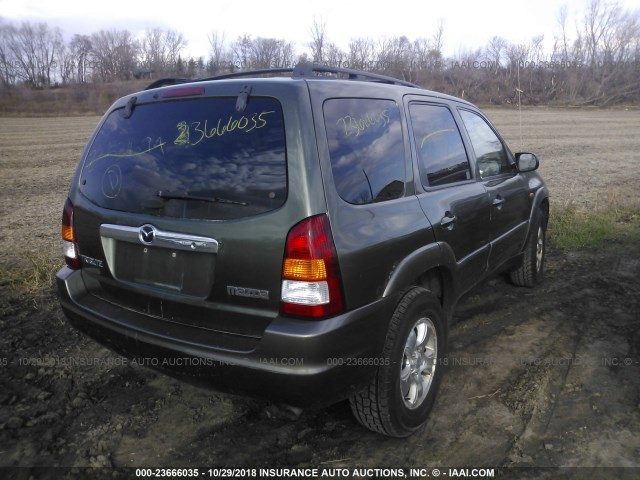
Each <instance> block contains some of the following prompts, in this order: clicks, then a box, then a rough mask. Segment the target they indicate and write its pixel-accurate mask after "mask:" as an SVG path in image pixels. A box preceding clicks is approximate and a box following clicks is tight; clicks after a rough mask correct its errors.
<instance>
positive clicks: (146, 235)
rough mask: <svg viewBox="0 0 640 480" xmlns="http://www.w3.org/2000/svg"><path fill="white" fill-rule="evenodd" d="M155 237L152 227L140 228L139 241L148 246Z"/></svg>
mask: <svg viewBox="0 0 640 480" xmlns="http://www.w3.org/2000/svg"><path fill="white" fill-rule="evenodd" d="M155 237H156V229H155V227H154V226H152V225H143V226H141V227H140V241H141V242H142V243H144V244H147V245H149V244H150V243H153V239H154V238H155Z"/></svg>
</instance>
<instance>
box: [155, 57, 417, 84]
mask: <svg viewBox="0 0 640 480" xmlns="http://www.w3.org/2000/svg"><path fill="white" fill-rule="evenodd" d="M274 73H291V78H313V77H318V76H320V75H316V73H320V74H327V73H328V74H334V75H341V74H342V75H347V79H348V80H360V81H368V82H379V83H387V84H390V85H402V86H405V87H413V88H422V87H420V86H419V85H416V84H415V83H411V82H406V81H404V80H399V79H397V78H393V77H388V76H385V75H379V74H377V73H370V72H362V71H360V70H351V69H349V68H341V67H329V66H326V65H315V64H311V63H299V64H298V65H296V66H295V67H294V68H266V69H262V70H244V71H241V72H234V73H226V74H224V75H216V76H213V77H205V78H197V79H186V78H163V79H160V80H156V81H155V82H153V83H152V84H150V85H149V86H148V87H147V88H145V90H151V89H152V88H159V87H164V86H166V85H178V84H181V83H192V82H203V81H211V80H225V79H229V78H242V77H251V76H254V75H268V74H274ZM325 78H329V77H326V76H325Z"/></svg>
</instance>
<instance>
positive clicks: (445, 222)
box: [409, 101, 491, 290]
mask: <svg viewBox="0 0 640 480" xmlns="http://www.w3.org/2000/svg"><path fill="white" fill-rule="evenodd" d="M409 115H410V120H411V130H412V137H413V138H412V140H413V142H414V147H415V152H416V158H417V160H418V174H419V179H420V182H419V183H420V186H421V187H422V188H421V190H422V191H421V192H419V193H418V199H419V201H420V205H421V207H422V209H423V210H424V212H425V214H426V215H427V218H428V219H429V221H430V222H431V224H432V226H433V231H434V234H435V237H436V240H438V241H439V242H443V243H445V244H447V245H448V246H449V247H450V248H451V250H453V253H454V255H455V259H456V262H457V264H458V273H459V280H460V285H461V290H466V289H468V288H469V287H471V286H472V285H473V284H474V283H475V282H477V280H478V279H479V278H480V277H481V276H482V275H483V274H484V272H485V271H486V266H487V259H488V252H489V247H488V243H489V228H488V227H489V221H490V210H491V205H490V201H489V197H488V195H487V191H486V189H485V187H484V186H483V185H482V184H481V183H479V182H477V181H476V180H474V178H473V174H472V170H471V166H470V163H469V160H468V156H467V151H466V149H465V146H464V142H463V140H462V136H461V134H460V131H459V129H458V126H457V124H456V122H455V120H454V117H453V114H452V112H451V110H450V109H449V108H448V107H447V106H446V105H440V104H433V103H426V102H418V101H413V102H410V103H409Z"/></svg>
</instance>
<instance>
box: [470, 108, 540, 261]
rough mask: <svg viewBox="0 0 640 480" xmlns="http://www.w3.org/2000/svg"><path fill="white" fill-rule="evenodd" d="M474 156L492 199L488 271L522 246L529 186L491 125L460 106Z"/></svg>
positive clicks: (481, 180) (476, 114)
mask: <svg viewBox="0 0 640 480" xmlns="http://www.w3.org/2000/svg"><path fill="white" fill-rule="evenodd" d="M459 112H460V117H461V118H462V121H463V124H464V126H465V129H466V131H467V133H468V136H469V140H470V142H471V146H472V149H473V152H474V156H475V159H476V164H477V169H478V172H477V174H478V177H479V180H480V182H482V184H483V185H484V187H485V188H486V190H487V192H488V195H489V201H490V202H491V208H490V217H491V228H490V236H491V253H490V255H489V270H494V269H496V268H498V267H499V266H500V265H501V264H503V263H504V262H505V261H507V260H508V259H510V258H511V257H513V256H514V255H516V254H517V253H518V252H519V251H520V250H521V248H522V245H523V242H524V237H525V235H526V226H527V220H528V218H529V203H530V202H529V200H528V189H527V188H526V185H525V183H524V180H523V179H522V177H521V176H520V175H518V173H517V170H516V168H515V165H514V163H513V162H512V160H511V155H510V153H509V151H508V149H507V147H506V145H505V144H504V143H503V142H502V140H501V139H500V137H499V136H498V134H497V133H496V132H495V130H494V129H493V128H492V126H491V124H490V123H489V122H488V121H487V119H485V118H484V117H483V116H482V115H480V114H479V113H478V112H475V111H472V110H467V109H460V110H459Z"/></svg>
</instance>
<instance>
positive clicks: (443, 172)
mask: <svg viewBox="0 0 640 480" xmlns="http://www.w3.org/2000/svg"><path fill="white" fill-rule="evenodd" d="M409 111H410V113H411V124H412V126H413V137H414V139H415V142H416V150H417V152H418V161H419V167H420V177H421V179H422V184H423V185H424V186H433V187H435V186H438V185H446V184H448V183H453V182H460V181H464V180H469V179H470V178H471V170H470V169H469V160H468V159H467V152H466V151H465V149H464V144H463V143H462V137H461V136H460V131H459V130H458V127H457V125H456V122H455V120H454V119H453V115H451V112H450V111H449V109H448V108H446V107H443V106H437V105H425V104H411V106H410V107H409Z"/></svg>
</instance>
